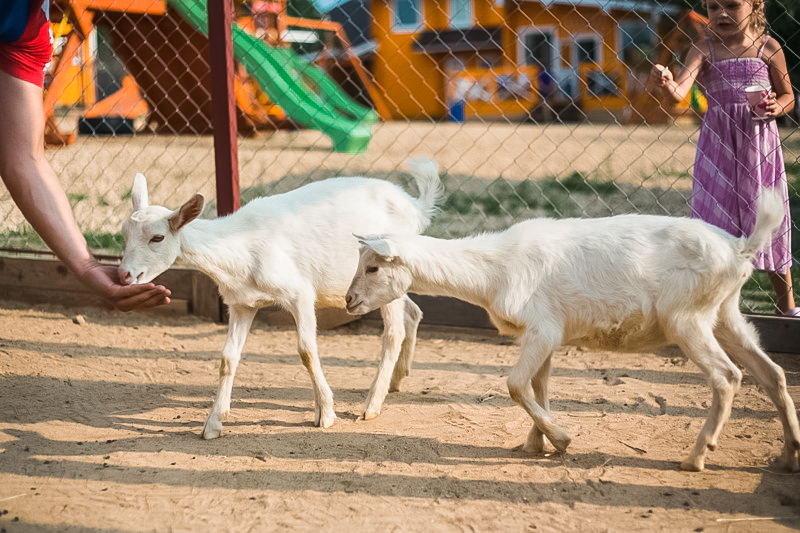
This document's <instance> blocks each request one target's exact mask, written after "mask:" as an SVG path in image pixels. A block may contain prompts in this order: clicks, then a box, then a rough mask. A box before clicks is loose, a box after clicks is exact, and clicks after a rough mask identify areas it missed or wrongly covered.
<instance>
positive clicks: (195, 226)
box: [179, 216, 249, 282]
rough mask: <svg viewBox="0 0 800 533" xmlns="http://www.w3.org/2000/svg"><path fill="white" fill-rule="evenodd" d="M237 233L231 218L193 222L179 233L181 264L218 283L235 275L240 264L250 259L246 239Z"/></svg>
mask: <svg viewBox="0 0 800 533" xmlns="http://www.w3.org/2000/svg"><path fill="white" fill-rule="evenodd" d="M237 233H238V232H237V226H236V224H235V222H234V220H232V216H229V217H224V218H217V219H213V220H206V219H196V220H194V221H192V222H190V223H189V224H187V225H186V226H184V227H183V229H182V230H181V233H180V239H181V255H180V257H179V261H180V263H181V264H183V265H186V266H189V267H192V268H195V269H197V270H199V271H201V272H203V273H205V274H208V275H209V276H210V277H212V278H213V279H215V280H216V281H217V282H220V281H222V280H224V279H225V278H226V277H228V276H232V275H236V273H237V271H238V270H239V268H240V267H241V264H240V263H241V261H245V262H246V261H247V257H248V256H249V253H248V251H247V246H246V244H247V242H248V239H247V237H246V236H244V235H237ZM243 239H244V240H243Z"/></svg>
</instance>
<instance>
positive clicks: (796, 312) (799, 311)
mask: <svg viewBox="0 0 800 533" xmlns="http://www.w3.org/2000/svg"><path fill="white" fill-rule="evenodd" d="M775 315H777V316H781V317H784V318H800V307H795V308H794V309H792V310H791V311H787V312H785V313H784V312H783V311H781V310H780V309H775Z"/></svg>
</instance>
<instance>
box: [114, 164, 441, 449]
mask: <svg viewBox="0 0 800 533" xmlns="http://www.w3.org/2000/svg"><path fill="white" fill-rule="evenodd" d="M408 164H409V168H410V170H411V174H412V176H413V177H414V180H415V181H416V185H417V187H418V189H419V191H420V195H419V198H418V199H414V198H412V197H411V196H410V195H409V194H408V193H406V192H405V191H404V190H403V189H402V188H400V187H398V186H396V185H394V184H392V183H389V182H387V181H384V180H379V179H370V178H362V177H353V178H331V179H327V180H323V181H318V182H314V183H311V184H309V185H305V186H303V187H300V188H298V189H295V190H293V191H290V192H287V193H284V194H278V195H274V196H270V197H264V198H259V199H257V200H254V201H252V202H250V203H248V204H247V205H245V206H244V207H242V208H241V209H239V210H238V211H237V212H235V213H233V214H231V215H229V216H226V217H221V218H217V219H213V220H206V219H201V218H197V217H198V216H199V215H200V212H201V211H202V208H203V203H204V201H203V197H202V196H200V195H199V194H198V195H195V196H194V197H193V198H192V199H191V200H189V201H188V202H186V203H185V204H183V206H181V207H180V208H179V209H178V210H176V211H172V210H170V209H167V208H166V207H162V206H153V205H150V204H149V201H148V193H147V182H146V180H145V177H144V176H143V175H142V174H137V175H136V178H135V180H134V186H133V190H132V201H133V214H132V215H131V217H130V218H129V219H128V220H127V221H126V222H125V223H124V224H123V229H122V231H123V234H124V236H125V241H126V245H125V253H124V257H123V260H122V263H121V265H120V267H119V272H120V278H121V279H122V281H123V283H146V282H149V281H151V280H153V278H155V277H156V276H158V275H159V274H161V273H162V272H164V271H165V270H167V269H168V268H169V267H170V266H171V265H172V264H173V263H174V262H176V261H177V262H179V263H180V264H183V265H186V266H188V267H191V268H195V269H197V270H200V271H201V272H204V273H205V274H207V275H208V276H209V277H211V278H212V279H213V280H214V281H215V282H216V283H217V285H218V286H219V292H220V294H221V296H222V298H223V300H224V302H225V303H226V304H227V305H228V308H229V314H230V322H229V327H228V336H227V341H226V342H225V347H224V348H223V351H222V361H221V363H220V369H219V374H220V382H219V390H218V392H217V397H216V400H215V402H214V406H213V408H212V410H211V413H210V414H209V415H208V418H207V419H206V423H205V427H204V428H203V438H206V439H213V438H216V437H218V436H219V435H220V433H221V431H222V419H223V417H224V416H225V415H226V414H227V413H228V412H229V411H230V402H231V389H232V388H233V379H234V375H235V373H236V368H237V366H238V363H239V360H240V358H241V353H242V349H243V347H244V344H245V340H246V338H247V334H248V331H249V330H250V326H251V325H252V322H253V319H254V318H255V315H256V312H257V311H258V309H259V308H261V307H265V306H268V305H275V304H277V305H279V306H281V307H282V308H284V309H286V310H288V311H289V312H290V313H291V314H292V315H293V316H294V319H295V322H296V326H297V335H298V341H297V342H298V352H299V354H300V358H301V360H302V362H303V365H305V367H306V369H307V370H308V373H309V374H310V376H311V385H312V387H313V389H314V400H315V406H314V409H315V415H314V423H315V425H317V426H321V427H323V428H326V427H329V426H330V425H331V424H333V422H334V420H335V419H336V414H335V412H334V409H333V393H332V392H331V389H330V387H329V385H328V383H327V381H326V380H325V376H324V375H323V372H322V366H321V364H320V360H319V355H318V353H317V336H316V334H317V319H316V311H315V308H316V307H339V308H343V307H344V306H345V301H344V297H345V292H346V291H347V287H348V284H349V283H350V279H351V278H352V276H353V272H355V269H356V266H357V265H358V244H357V242H356V241H355V239H353V233H364V232H399V233H411V234H416V233H420V232H422V231H423V230H425V228H426V227H427V226H428V225H429V223H430V219H431V216H432V214H433V212H434V210H435V205H436V202H438V200H439V198H440V197H441V190H442V189H441V182H440V180H439V173H438V167H437V165H436V163H435V162H434V161H430V160H410V161H409V162H408ZM393 300H394V301H392V302H386V305H382V306H381V314H382V317H383V321H384V334H383V339H382V348H381V359H380V364H379V367H378V373H377V375H376V376H375V380H374V382H373V383H372V386H371V388H370V391H369V393H368V396H367V401H366V405H365V408H364V418H367V419H369V418H373V417H375V416H377V415H378V414H379V413H380V410H381V406H382V404H383V400H384V399H385V397H386V394H387V392H388V391H389V390H398V388H399V386H400V380H401V379H402V378H403V377H404V376H406V375H407V374H408V372H409V370H410V368H411V362H412V359H413V354H414V346H415V343H416V332H417V326H418V324H419V321H420V319H421V318H422V313H421V311H420V310H419V307H417V305H416V304H414V302H412V301H411V300H410V299H409V298H408V297H407V296H401V297H400V298H399V299H397V300H395V299H393Z"/></svg>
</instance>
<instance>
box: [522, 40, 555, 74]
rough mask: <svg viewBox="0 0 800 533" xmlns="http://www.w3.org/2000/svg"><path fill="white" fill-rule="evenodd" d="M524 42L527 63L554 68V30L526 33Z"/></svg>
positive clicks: (524, 55)
mask: <svg viewBox="0 0 800 533" xmlns="http://www.w3.org/2000/svg"><path fill="white" fill-rule="evenodd" d="M522 44H523V57H524V58H525V64H526V65H532V66H538V67H539V68H544V69H547V70H552V68H553V56H554V55H555V35H554V34H553V33H552V32H539V31H532V32H529V33H526V34H525V35H523V37H522Z"/></svg>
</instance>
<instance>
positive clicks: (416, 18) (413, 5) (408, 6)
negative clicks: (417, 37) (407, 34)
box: [394, 0, 422, 30]
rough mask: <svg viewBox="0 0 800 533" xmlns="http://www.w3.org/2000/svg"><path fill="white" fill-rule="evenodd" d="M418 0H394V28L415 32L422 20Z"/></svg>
mask: <svg viewBox="0 0 800 533" xmlns="http://www.w3.org/2000/svg"><path fill="white" fill-rule="evenodd" d="M421 10H422V7H421V6H420V0H394V27H395V28H397V29H410V30H415V29H417V28H419V26H420V23H421V20H422V11H421Z"/></svg>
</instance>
